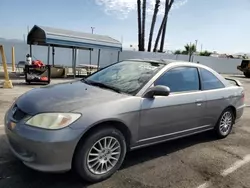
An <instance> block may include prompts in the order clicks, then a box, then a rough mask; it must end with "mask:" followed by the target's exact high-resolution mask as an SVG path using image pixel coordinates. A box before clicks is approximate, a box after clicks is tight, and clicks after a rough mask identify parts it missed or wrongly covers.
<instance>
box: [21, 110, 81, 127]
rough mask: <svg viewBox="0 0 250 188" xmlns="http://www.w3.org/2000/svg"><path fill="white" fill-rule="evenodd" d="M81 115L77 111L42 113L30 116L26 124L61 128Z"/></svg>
mask: <svg viewBox="0 0 250 188" xmlns="http://www.w3.org/2000/svg"><path fill="white" fill-rule="evenodd" d="M80 117H81V114H77V113H42V114H37V115H35V116H33V117H32V118H30V119H29V120H28V121H27V122H26V124H28V125H30V126H34V127H40V128H44V129H61V128H64V127H67V126H69V125H70V124H71V123H73V122H74V121H76V120H77V119H79V118H80Z"/></svg>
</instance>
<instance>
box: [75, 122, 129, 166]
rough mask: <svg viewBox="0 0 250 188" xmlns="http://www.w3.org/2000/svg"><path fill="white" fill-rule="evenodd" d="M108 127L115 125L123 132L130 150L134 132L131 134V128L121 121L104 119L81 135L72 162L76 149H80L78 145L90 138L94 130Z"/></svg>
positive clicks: (114, 126)
mask: <svg viewBox="0 0 250 188" xmlns="http://www.w3.org/2000/svg"><path fill="white" fill-rule="evenodd" d="M108 127H113V128H115V129H117V130H119V131H120V132H121V133H122V134H123V136H124V138H125V141H126V145H127V150H130V143H131V139H132V134H131V132H130V130H129V128H128V127H127V126H126V125H125V124H124V123H123V122H121V121H118V120H107V121H103V122H100V123H97V124H95V125H93V126H92V127H90V128H89V129H88V130H87V131H86V132H84V134H83V135H82V136H81V138H80V139H79V141H78V143H77V145H76V147H75V150H74V155H73V159H72V162H73V161H74V157H75V154H76V151H77V150H78V147H79V146H80V145H81V143H82V142H84V140H85V139H86V138H88V136H90V135H91V134H92V133H93V132H95V131H97V130H99V129H103V128H108Z"/></svg>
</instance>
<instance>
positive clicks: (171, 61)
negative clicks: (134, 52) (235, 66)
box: [126, 58, 210, 69]
mask: <svg viewBox="0 0 250 188" xmlns="http://www.w3.org/2000/svg"><path fill="white" fill-rule="evenodd" d="M126 60H129V61H142V62H149V63H161V64H165V65H169V64H175V65H176V64H177V65H180V66H189V65H192V66H196V67H203V68H209V67H207V66H205V65H202V64H198V63H195V62H189V61H183V60H174V59H159V58H157V59H156V58H155V59H149V58H140V59H126ZM209 69H210V68H209Z"/></svg>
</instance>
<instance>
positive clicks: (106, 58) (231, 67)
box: [0, 40, 241, 74]
mask: <svg viewBox="0 0 250 188" xmlns="http://www.w3.org/2000/svg"><path fill="white" fill-rule="evenodd" d="M0 44H2V45H3V46H4V49H5V54H6V58H7V62H8V63H11V47H12V46H14V47H15V58H16V63H17V62H18V61H24V60H25V58H26V54H27V53H29V46H28V45H26V44H25V43H24V42H22V41H11V40H8V41H7V40H0ZM32 52H33V53H32V55H33V57H34V59H39V60H42V61H43V62H45V63H47V53H48V48H47V47H41V46H33V47H32ZM50 52H51V53H52V50H51V51H50ZM119 57H120V58H119V59H120V60H124V59H133V58H151V59H175V60H184V61H188V56H187V55H173V54H165V53H150V52H137V51H123V52H121V53H120V56H119ZM117 59H118V52H117V51H110V50H101V53H100V66H101V67H104V66H107V65H109V64H111V63H114V62H116V61H117ZM97 60H98V49H95V50H94V51H92V52H91V63H92V64H93V65H96V64H97ZM193 61H194V62H197V61H199V63H200V64H204V65H207V66H209V67H211V68H213V69H214V70H216V71H217V72H219V73H225V74H239V73H240V74H241V72H240V71H238V70H237V68H236V67H237V65H240V63H241V60H240V59H227V58H217V57H202V56H194V58H193ZM0 62H1V59H0ZM51 62H52V55H50V64H51ZM71 62H72V51H71V50H70V49H65V48H55V65H65V66H71ZM89 63H90V51H84V50H78V58H77V65H78V64H89Z"/></svg>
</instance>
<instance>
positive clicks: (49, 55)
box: [47, 45, 50, 65]
mask: <svg viewBox="0 0 250 188" xmlns="http://www.w3.org/2000/svg"><path fill="white" fill-rule="evenodd" d="M49 60H50V45H49V46H48V59H47V65H49Z"/></svg>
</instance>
